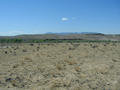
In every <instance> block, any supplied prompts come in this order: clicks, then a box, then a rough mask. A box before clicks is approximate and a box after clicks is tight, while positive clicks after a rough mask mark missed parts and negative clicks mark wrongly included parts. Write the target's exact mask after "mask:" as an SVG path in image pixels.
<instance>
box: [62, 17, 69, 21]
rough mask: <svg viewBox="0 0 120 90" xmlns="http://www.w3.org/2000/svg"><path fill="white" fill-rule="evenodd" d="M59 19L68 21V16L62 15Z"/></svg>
mask: <svg viewBox="0 0 120 90" xmlns="http://www.w3.org/2000/svg"><path fill="white" fill-rule="evenodd" d="M61 20H62V21H68V20H69V18H67V17H62V18H61Z"/></svg>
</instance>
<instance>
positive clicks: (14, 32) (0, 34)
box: [0, 30, 23, 36]
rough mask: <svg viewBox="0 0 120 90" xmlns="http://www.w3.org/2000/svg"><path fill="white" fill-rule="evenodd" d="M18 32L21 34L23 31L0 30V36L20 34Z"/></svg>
mask: <svg viewBox="0 0 120 90" xmlns="http://www.w3.org/2000/svg"><path fill="white" fill-rule="evenodd" d="M20 34H23V32H22V31H17V30H14V31H8V32H0V36H14V35H20Z"/></svg>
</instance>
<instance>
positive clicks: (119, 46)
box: [0, 43, 120, 90]
mask: <svg viewBox="0 0 120 90" xmlns="http://www.w3.org/2000/svg"><path fill="white" fill-rule="evenodd" d="M0 90H120V43H60V44H58V43H57V44H56V43H52V44H35V43H34V44H30V43H27V44H0Z"/></svg>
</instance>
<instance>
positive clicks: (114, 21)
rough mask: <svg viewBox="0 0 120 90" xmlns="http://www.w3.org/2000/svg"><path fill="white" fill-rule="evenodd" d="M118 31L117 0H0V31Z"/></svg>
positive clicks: (10, 32) (118, 14)
mask: <svg viewBox="0 0 120 90" xmlns="http://www.w3.org/2000/svg"><path fill="white" fill-rule="evenodd" d="M46 32H101V33H106V34H108V33H110V34H112V33H114V34H118V33H119V34H120V0H0V35H16V34H39V33H46Z"/></svg>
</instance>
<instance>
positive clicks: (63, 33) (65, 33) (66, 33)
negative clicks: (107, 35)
mask: <svg viewBox="0 0 120 90" xmlns="http://www.w3.org/2000/svg"><path fill="white" fill-rule="evenodd" d="M45 34H56V35H70V34H96V35H99V34H100V35H101V34H102V33H97V32H60V33H54V32H48V33H45Z"/></svg>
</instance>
